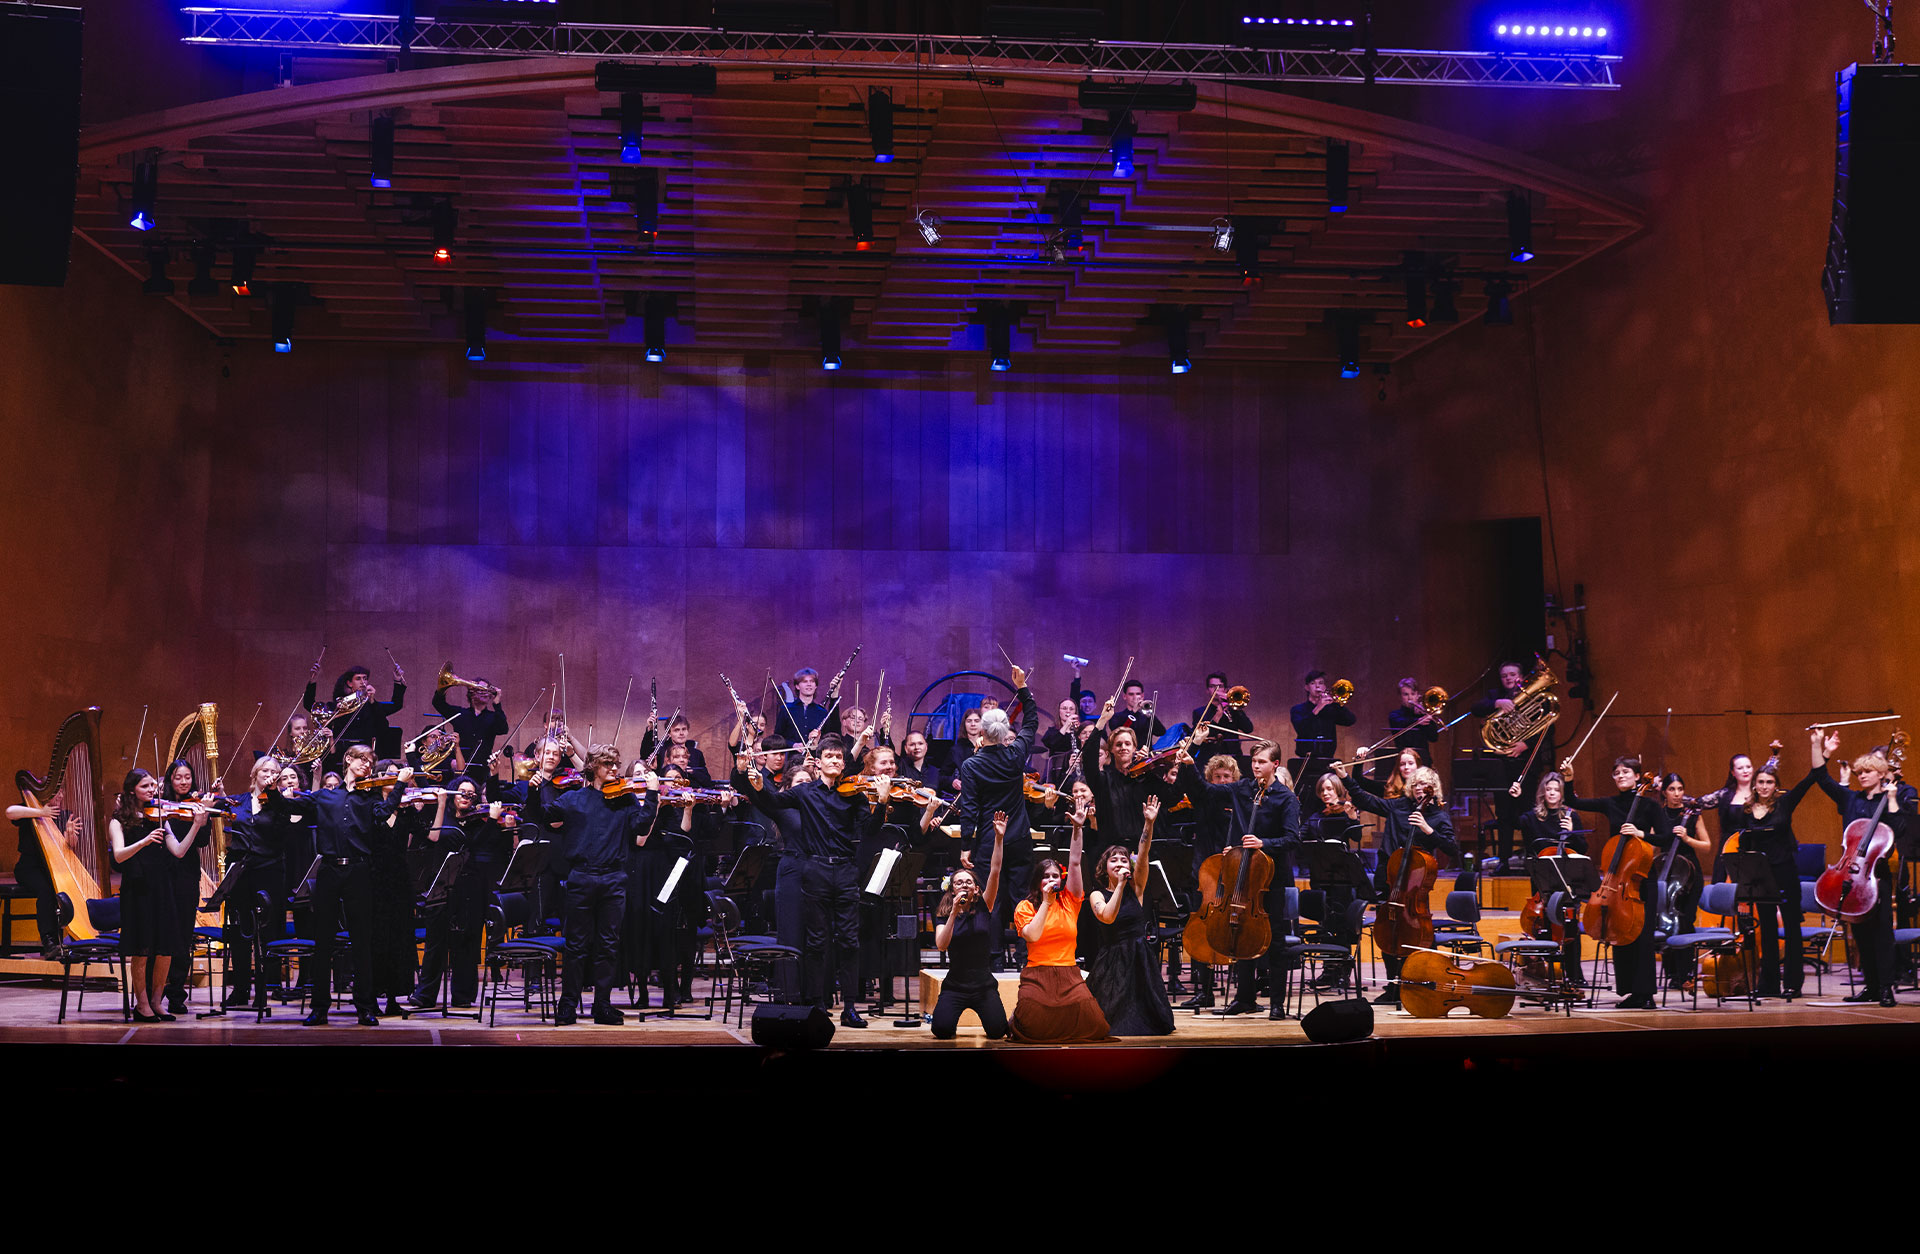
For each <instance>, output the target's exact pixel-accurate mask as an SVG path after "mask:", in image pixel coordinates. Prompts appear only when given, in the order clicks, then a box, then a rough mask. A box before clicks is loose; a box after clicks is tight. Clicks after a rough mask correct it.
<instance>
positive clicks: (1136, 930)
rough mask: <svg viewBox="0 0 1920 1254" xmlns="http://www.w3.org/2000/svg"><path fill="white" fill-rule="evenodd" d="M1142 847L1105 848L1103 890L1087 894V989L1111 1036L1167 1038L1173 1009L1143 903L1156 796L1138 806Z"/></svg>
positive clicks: (1099, 871) (1100, 875)
mask: <svg viewBox="0 0 1920 1254" xmlns="http://www.w3.org/2000/svg"><path fill="white" fill-rule="evenodd" d="M1140 813H1141V816H1142V823H1141V828H1140V847H1139V850H1138V851H1137V852H1135V853H1129V852H1128V850H1127V847H1126V846H1125V845H1108V846H1107V849H1106V852H1104V853H1102V854H1101V855H1100V864H1099V865H1098V866H1097V867H1096V868H1095V869H1094V875H1095V877H1096V879H1097V881H1098V882H1099V884H1100V885H1101V887H1099V888H1096V889H1094V890H1093V891H1092V892H1091V893H1089V894H1088V895H1087V906H1088V909H1089V910H1090V911H1091V913H1092V916H1093V917H1092V927H1093V933H1094V937H1095V942H1094V955H1093V962H1092V964H1091V965H1090V966H1089V967H1088V968H1087V988H1088V990H1089V991H1090V992H1092V993H1093V999H1094V1000H1095V1001H1097V1002H1099V1003H1100V1009H1101V1012H1102V1013H1104V1014H1105V1015H1106V1016H1107V1026H1108V1027H1109V1028H1110V1029H1111V1030H1112V1032H1113V1034H1114V1035H1115V1036H1165V1035H1167V1034H1168V1033H1169V1032H1172V1031H1173V1008H1172V1007H1171V1006H1169V1005H1168V1004H1167V986H1166V984H1165V983H1163V982H1162V981H1161V979H1160V964H1159V963H1158V962H1156V961H1154V947H1153V942H1152V941H1151V940H1150V939H1149V938H1148V936H1147V932H1148V928H1149V926H1150V923H1151V920H1149V919H1148V917H1147V911H1146V907H1145V906H1144V905H1143V904H1142V903H1143V901H1144V900H1145V898H1146V895H1147V855H1148V853H1149V852H1150V851H1151V850H1152V848H1153V824H1154V820H1155V819H1157V818H1159V817H1160V798H1158V797H1148V798H1147V799H1146V801H1145V802H1143V803H1142V804H1141V809H1140Z"/></svg>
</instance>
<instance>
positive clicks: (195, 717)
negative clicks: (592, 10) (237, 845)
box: [160, 701, 227, 927]
mask: <svg viewBox="0 0 1920 1254" xmlns="http://www.w3.org/2000/svg"><path fill="white" fill-rule="evenodd" d="M168 744H169V746H170V748H169V750H168V753H167V758H166V761H164V762H162V763H160V769H161V770H162V771H163V772H164V771H165V769H166V768H167V766H168V765H169V764H170V763H173V762H185V763H187V764H188V765H189V766H191V767H192V768H193V782H194V787H196V788H197V789H199V790H200V791H201V792H202V793H207V792H211V791H212V790H213V781H214V780H216V779H218V778H219V776H220V707H219V706H217V705H215V704H214V703H213V702H211V701H203V702H201V704H200V708H199V709H197V710H195V711H194V712H193V713H191V714H189V715H187V716H186V717H185V718H183V719H181V720H180V725H179V726H177V727H175V728H174V729H173V738H172V740H170V741H169V742H168ZM164 778H165V777H164V774H163V776H162V779H163V780H164ZM208 826H210V827H212V829H213V835H212V838H211V839H210V840H208V842H207V844H206V847H205V848H203V849H201V850H200V900H201V901H205V900H207V898H209V897H211V896H213V889H214V886H215V885H216V884H218V883H219V882H220V877H221V876H222V875H225V874H226V870H227V828H226V820H224V819H222V818H221V817H220V816H218V815H214V816H213V817H212V818H210V819H209V820H208ZM195 923H196V926H199V927H219V926H220V912H219V911H217V910H215V911H211V912H206V911H202V912H200V913H198V914H197V915H196V917H195Z"/></svg>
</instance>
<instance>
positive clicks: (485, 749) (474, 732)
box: [433, 688, 512, 765]
mask: <svg viewBox="0 0 1920 1254" xmlns="http://www.w3.org/2000/svg"><path fill="white" fill-rule="evenodd" d="M433 708H434V711H435V712H436V713H437V714H439V715H440V717H441V718H450V719H452V720H453V722H451V723H449V724H448V726H449V727H450V728H452V729H453V732H454V734H455V735H457V736H459V737H460V756H461V757H462V758H465V759H466V760H467V762H469V763H473V762H478V763H480V764H482V765H485V764H486V761H487V759H488V758H491V757H492V756H493V742H494V741H495V740H497V739H499V738H500V737H501V736H504V735H506V734H507V733H508V732H509V731H511V730H512V729H511V728H510V727H508V726H507V716H506V715H505V714H503V713H501V711H500V707H499V706H495V707H494V708H493V709H491V710H487V711H485V712H482V711H480V710H476V709H473V708H472V707H471V706H469V707H468V708H466V709H464V710H463V709H460V708H459V707H457V706H455V705H454V704H453V703H452V702H450V701H448V700H447V690H446V689H445V688H442V689H440V690H439V691H438V692H435V693H434V694H433Z"/></svg>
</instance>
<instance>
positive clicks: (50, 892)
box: [7, 790, 81, 961]
mask: <svg viewBox="0 0 1920 1254" xmlns="http://www.w3.org/2000/svg"><path fill="white" fill-rule="evenodd" d="M64 796H65V793H64V790H63V791H62V792H57V793H55V794H54V795H53V796H52V797H50V798H48V800H47V804H46V806H45V807H44V808H43V807H39V806H8V807H7V821H8V822H10V823H12V824H13V825H14V829H15V830H16V831H18V832H19V833H20V857H19V859H18V860H17V861H16V862H15V863H14V864H13V880H14V883H16V884H18V885H20V887H22V888H24V889H26V890H28V891H29V892H31V893H32V894H33V900H34V920H35V922H36V923H37V924H38V925H39V928H40V956H41V957H42V958H46V959H49V960H56V961H57V960H58V959H59V957H60V897H59V894H58V893H57V892H56V891H55V890H54V887H53V871H52V870H51V869H50V868H49V867H48V866H47V856H46V851H45V850H43V849H41V848H40V833H39V832H38V831H36V830H35V829H34V826H33V821H34V820H35V819H49V820H52V821H54V822H56V823H58V822H60V818H59V815H60V809H61V801H62V799H63V798H64ZM80 828H81V823H80V816H79V815H77V814H73V813H69V814H68V815H67V816H66V820H65V823H64V824H63V827H62V835H64V836H65V837H66V839H67V840H68V842H69V843H71V842H72V841H74V840H75V839H77V838H78V837H79V835H80Z"/></svg>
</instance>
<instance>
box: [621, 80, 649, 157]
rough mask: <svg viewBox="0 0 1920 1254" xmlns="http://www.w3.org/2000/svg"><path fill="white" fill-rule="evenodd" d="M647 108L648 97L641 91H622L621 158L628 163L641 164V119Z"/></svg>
mask: <svg viewBox="0 0 1920 1254" xmlns="http://www.w3.org/2000/svg"><path fill="white" fill-rule="evenodd" d="M646 108H647V98H646V96H644V95H643V94H641V93H640V92H637V91H623V92H621V93H620V160H621V161H623V162H625V163H626V164H627V165H639V164H640V121H641V115H642V114H643V113H645V112H646Z"/></svg>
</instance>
